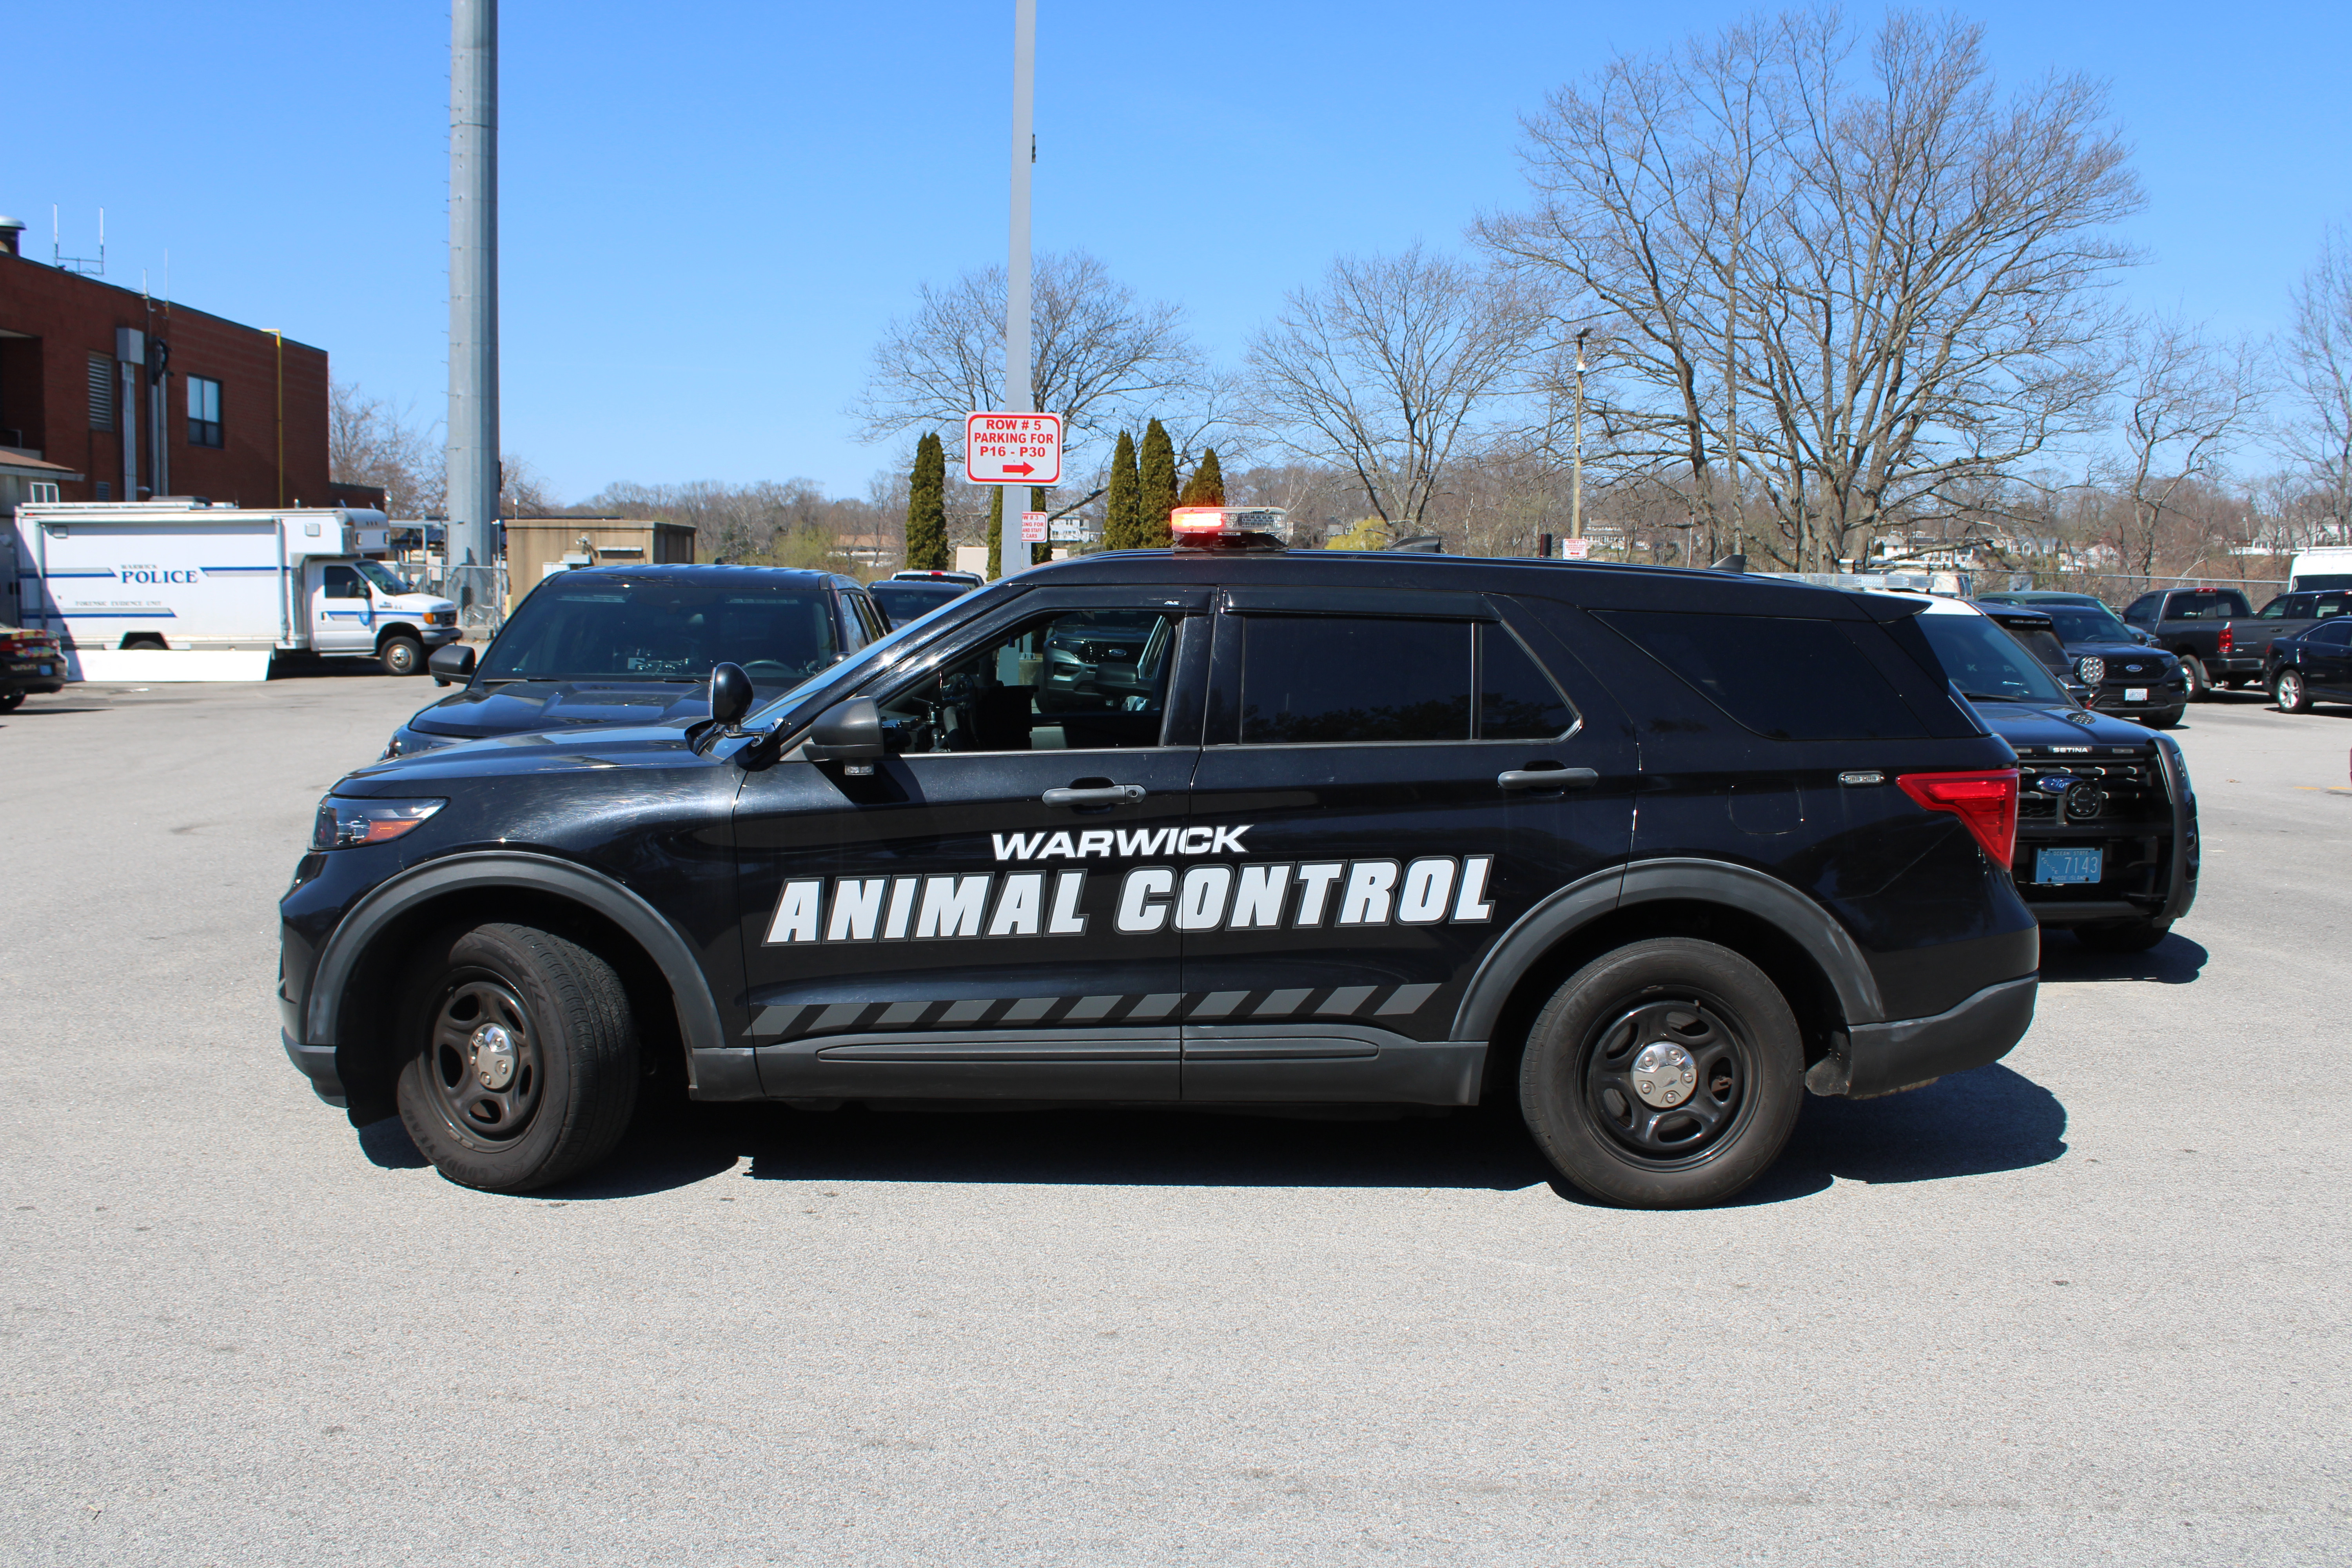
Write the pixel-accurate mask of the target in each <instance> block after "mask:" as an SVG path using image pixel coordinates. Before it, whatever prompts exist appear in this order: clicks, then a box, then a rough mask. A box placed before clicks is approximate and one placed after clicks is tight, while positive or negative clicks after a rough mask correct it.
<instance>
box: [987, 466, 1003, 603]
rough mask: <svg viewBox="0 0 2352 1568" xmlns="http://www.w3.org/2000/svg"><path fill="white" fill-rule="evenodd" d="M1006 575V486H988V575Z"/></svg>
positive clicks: (991, 576) (997, 576) (992, 578)
mask: <svg viewBox="0 0 2352 1568" xmlns="http://www.w3.org/2000/svg"><path fill="white" fill-rule="evenodd" d="M1003 575H1004V487H1003V485H991V486H989V487H988V577H989V580H990V581H991V582H993V581H995V580H996V579H997V578H999V577H1002V576H1003Z"/></svg>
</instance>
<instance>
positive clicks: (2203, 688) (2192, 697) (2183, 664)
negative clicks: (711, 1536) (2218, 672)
mask: <svg viewBox="0 0 2352 1568" xmlns="http://www.w3.org/2000/svg"><path fill="white" fill-rule="evenodd" d="M2180 673H2181V674H2182V675H2183V676H2185V677H2186V678H2187V679H2188V681H2189V701H2191V702H2203V701H2205V700H2208V699H2209V698H2210V697H2211V696H2212V695H2213V682H2212V679H2211V678H2210V677H2209V676H2207V675H2206V673H2205V661H2204V660H2203V659H2201V658H2198V657H2197V656H2196V655H2195V654H2193V653H2184V654H2182V655H2181V656H2180Z"/></svg>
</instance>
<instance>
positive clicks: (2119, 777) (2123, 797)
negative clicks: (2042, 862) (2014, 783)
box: [2017, 746, 2172, 826]
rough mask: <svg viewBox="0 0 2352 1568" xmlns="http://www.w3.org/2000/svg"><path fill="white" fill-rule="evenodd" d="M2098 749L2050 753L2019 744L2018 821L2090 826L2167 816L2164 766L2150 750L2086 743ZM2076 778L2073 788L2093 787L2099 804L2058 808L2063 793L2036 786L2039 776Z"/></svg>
mask: <svg viewBox="0 0 2352 1568" xmlns="http://www.w3.org/2000/svg"><path fill="white" fill-rule="evenodd" d="M2086 750H2089V751H2095V752H2099V753H2102V754H2098V755H2084V754H2081V753H2077V752H2072V751H2071V750H2070V751H2069V752H2065V753H2054V752H2053V750H2052V749H2051V748H2047V747H2032V746H2028V747H2021V748H2019V751H2018V753H2017V756H2018V763H2017V765H2018V770H2019V773H2020V777H2019V781H2018V802H2017V815H2018V818H2019V821H2020V823H2021V824H2042V825H2047V826H2059V825H2061V824H2064V825H2067V826H2077V825H2080V826H2093V825H2104V824H2106V823H2110V822H2117V823H2120V822H2144V821H2151V820H2157V819H2164V820H2169V818H2170V816H2171V811H2172V807H2171V800H2170V797H2169V796H2168V795H2166V793H2165V788H2164V773H2163V770H2162V769H2161V768H2159V767H2158V765H2157V761H2156V757H2155V754H2154V753H2153V752H2141V753H2138V754H2137V755H2135V754H2132V753H2131V752H2130V749H2129V748H2127V747H2105V746H2102V747H2096V748H2086ZM2054 778H2068V779H2074V780H2076V781H2079V782H2078V783H2077V784H2075V786H2074V787H2075V788H2076V789H2078V790H2086V791H2095V792H2097V794H2098V795H2099V796H2100V797H2101V798H2100V800H2099V805H2098V809H2097V810H2096V811H2095V812H2092V813H2090V814H2089V815H2087V816H2086V815H2084V814H2083V813H2082V810H2081V808H2080V806H2078V807H2077V810H2076V812H2075V813H2074V815H2068V814H2066V813H2064V812H2063V811H2062V810H2061V807H2060V803H2061V801H2062V799H2063V798H2064V797H2062V796H2060V795H2053V794H2050V793H2048V792H2047V791H2044V790H2042V788H2041V787H2040V781H2042V780H2043V779H2054Z"/></svg>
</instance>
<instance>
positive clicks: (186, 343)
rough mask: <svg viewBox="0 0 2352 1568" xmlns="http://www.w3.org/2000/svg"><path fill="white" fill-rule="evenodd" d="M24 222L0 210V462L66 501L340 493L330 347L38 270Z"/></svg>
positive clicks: (300, 499)
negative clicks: (40, 468)
mask: <svg viewBox="0 0 2352 1568" xmlns="http://www.w3.org/2000/svg"><path fill="white" fill-rule="evenodd" d="M22 231H23V226H22V225H21V224H18V223H16V220H14V219H12V218H0V466H5V465H7V464H9V463H10V461H11V460H12V458H13V459H14V460H15V461H16V467H17V468H19V469H20V470H22V471H24V472H29V471H30V470H29V468H26V465H27V464H30V463H39V464H43V465H49V466H53V468H54V470H55V472H56V473H57V475H58V478H57V479H56V483H57V485H58V497H57V499H58V500H141V499H142V498H144V497H147V496H150V495H166V494H168V495H199V496H205V497H207V498H209V499H210V500H215V501H226V502H228V503H230V504H232V505H237V506H297V505H306V506H333V505H338V504H342V503H343V502H344V500H345V499H346V498H344V497H343V496H341V494H340V493H339V490H338V488H337V487H333V486H331V485H330V484H329V482H328V473H327V353H326V351H325V350H324V349H314V348H312V347H310V345H309V344H307V343H298V342H291V341H288V342H283V343H281V342H279V340H278V339H277V338H275V337H273V336H271V335H270V334H269V333H268V332H265V331H257V330H256V329H255V328H252V327H246V326H240V325H238V324H237V323H236V322H235V321H223V320H222V319H221V318H220V317H218V316H214V315H207V314H206V313H205V312H204V311H202V310H191V309H189V308H188V307H187V306H185V305H181V304H167V303H165V302H163V301H162V300H152V299H149V298H148V297H147V296H145V295H143V294H142V293H140V292H138V291H137V290H136V289H122V288H118V287H116V286H115V285H114V284H111V283H107V282H104V281H101V280H100V279H96V278H87V277H83V276H81V275H79V274H77V273H73V272H68V271H62V270H60V269H58V268H54V267H47V266H44V265H43V264H41V263H40V262H37V261H34V260H32V259H30V258H26V257H25V256H23V255H21V254H19V251H18V239H19V237H20V236H21V234H22ZM158 344H161V345H163V349H160V350H159V349H158V348H157V346H156V345H158ZM281 410H282V414H281ZM159 434H160V435H161V437H162V440H161V443H160V446H159V443H158V441H157V438H156V437H157V436H158V435H159ZM349 500H351V502H352V504H366V502H365V500H363V499H362V498H360V497H357V496H353V497H351V498H349Z"/></svg>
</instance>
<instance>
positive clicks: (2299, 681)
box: [2271, 664, 2311, 713]
mask: <svg viewBox="0 0 2352 1568" xmlns="http://www.w3.org/2000/svg"><path fill="white" fill-rule="evenodd" d="M2271 700H2273V701H2274V702H2276V703H2277V704H2278V710H2279V711H2280V712H2282V713H2308V712H2310V711H2311V688H2310V686H2309V685H2307V684H2306V683H2305V680H2304V679H2303V671H2301V670H2299V669H2297V668H2295V667H2294V666H2293V665H2291V664H2290V665H2288V666H2286V667H2285V668H2283V669H2281V670H2280V671H2279V672H2278V673H2277V674H2276V675H2274V676H2273V677H2271Z"/></svg>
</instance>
